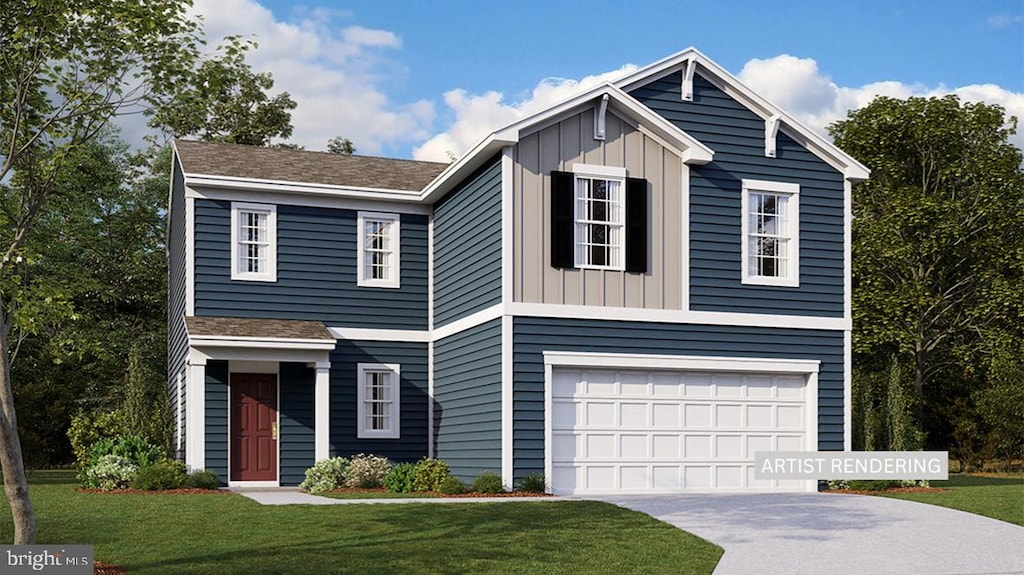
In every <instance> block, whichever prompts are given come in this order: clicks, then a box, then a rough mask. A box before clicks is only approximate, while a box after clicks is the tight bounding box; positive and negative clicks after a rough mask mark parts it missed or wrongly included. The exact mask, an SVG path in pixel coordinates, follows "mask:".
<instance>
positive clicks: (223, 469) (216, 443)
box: [205, 361, 228, 485]
mask: <svg viewBox="0 0 1024 575" xmlns="http://www.w3.org/2000/svg"><path fill="white" fill-rule="evenodd" d="M205 401H206V468H207V469H209V470H210V471H213V472H214V473H216V474H217V477H219V478H220V483H221V485H227V481H228V362H226V361H208V362H206V398H205Z"/></svg>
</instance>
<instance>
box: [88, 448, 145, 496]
mask: <svg viewBox="0 0 1024 575" xmlns="http://www.w3.org/2000/svg"><path fill="white" fill-rule="evenodd" d="M138 473H139V466H138V465H136V464H135V463H133V462H132V461H131V460H130V459H128V458H126V457H121V456H120V455H113V454H109V455H104V456H102V457H100V458H99V459H96V460H95V461H94V462H93V463H92V465H90V466H89V467H88V468H86V469H85V470H84V481H83V484H84V485H85V486H86V487H92V488H98V489H102V490H103V491H110V490H111V489H126V488H128V486H130V485H131V483H132V481H133V480H134V479H135V476H136V475H138Z"/></svg>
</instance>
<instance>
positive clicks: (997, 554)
mask: <svg viewBox="0 0 1024 575" xmlns="http://www.w3.org/2000/svg"><path fill="white" fill-rule="evenodd" d="M600 500H602V501H608V502H611V503H614V504H616V505H619V506H622V507H626V508H628V509H633V510H635V511H641V512H643V513H647V514H648V515H651V516H653V517H656V518H658V519H661V520H662V521H665V522H667V523H670V524H672V525H675V526H676V527H679V528H680V529H683V530H685V531H688V532H690V533H693V534H694V535H697V536H699V537H703V538H704V539H707V540H708V541H711V542H713V543H716V544H718V545H720V546H721V547H722V548H723V549H725V554H724V555H723V556H722V560H721V561H720V562H719V564H718V567H717V568H716V569H715V572H714V575H748V574H753V573H756V574H761V575H769V574H773V573H778V574H786V575H794V574H801V573H806V574H820V573H825V574H828V575H846V574H850V575H861V574H865V573H879V574H887V573H892V574H901V575H916V574H921V575H954V574H956V575H963V574H986V575H995V574H1008V573H1024V527H1018V526H1016V525H1012V524H1010V523H1006V522H1003V521H998V520H995V519H989V518H988V517H982V516H980V515H974V514H971V513H964V512H962V511H956V510H954V509H947V508H945V507H937V506H934V505H926V504H923V503H915V502H912V501H903V500H899V499H889V498H885V497H873V496H864V495H848V494H847V495H842V494H825V493H795V494H757V495H754V494H749V495H748V494H735V495H732V494H730V495H725V494H722V495H647V496H609V497H602V498H600Z"/></svg>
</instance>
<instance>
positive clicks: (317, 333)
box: [185, 316, 334, 342]
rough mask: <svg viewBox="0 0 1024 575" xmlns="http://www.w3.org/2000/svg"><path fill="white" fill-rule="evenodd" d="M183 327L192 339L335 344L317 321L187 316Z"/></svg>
mask: <svg viewBox="0 0 1024 575" xmlns="http://www.w3.org/2000/svg"><path fill="white" fill-rule="evenodd" d="M185 327H186V329H188V334H189V337H191V338H231V339H238V338H241V339H254V340H281V339H285V340H326V341H331V342H333V341H334V336H333V335H331V332H330V331H329V330H328V329H327V326H325V325H324V324H323V323H321V322H319V321H307V320H294V319H257V318H245V317H209V316H186V317H185Z"/></svg>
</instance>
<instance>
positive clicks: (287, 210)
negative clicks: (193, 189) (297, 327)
mask: <svg viewBox="0 0 1024 575" xmlns="http://www.w3.org/2000/svg"><path fill="white" fill-rule="evenodd" d="M357 213H358V212H357V211H355V210H346V209H332V208H315V207H305V206H290V205H279V206H277V281H276V282H259V281H239V280H232V279H231V243H230V242H231V202H230V201H223V200H204V199H197V200H196V201H195V220H196V239H195V245H196V248H195V251H196V254H195V260H196V261H195V270H196V272H195V273H196V279H195V284H196V285H195V291H196V296H195V297H196V301H195V313H196V315H205V316H226V317H254V318H275V319H304V320H317V321H323V322H324V323H326V324H327V325H330V326H338V327H371V328H376V329H426V328H427V251H428V248H427V217H426V216H423V215H414V214H401V248H400V249H401V275H400V278H401V287H400V288H398V289H394V288H381V287H359V286H358V285H357V283H356V282H357V278H356V245H357V244H356V218H357Z"/></svg>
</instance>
